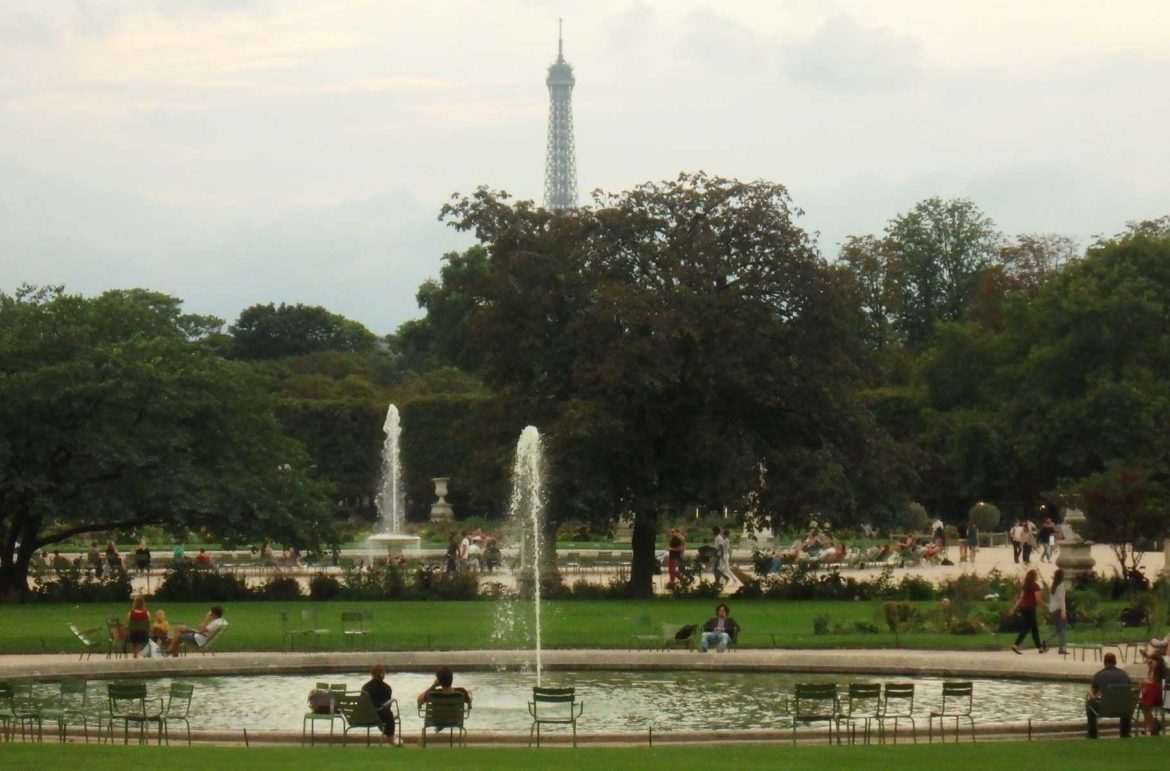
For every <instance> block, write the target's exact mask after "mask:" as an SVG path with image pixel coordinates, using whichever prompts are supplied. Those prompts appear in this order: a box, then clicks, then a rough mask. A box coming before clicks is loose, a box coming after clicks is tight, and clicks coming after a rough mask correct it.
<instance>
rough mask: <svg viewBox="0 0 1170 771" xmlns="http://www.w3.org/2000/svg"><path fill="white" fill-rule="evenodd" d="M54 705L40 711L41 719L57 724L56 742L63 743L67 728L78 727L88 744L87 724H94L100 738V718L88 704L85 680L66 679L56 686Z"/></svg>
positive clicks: (87, 688)
mask: <svg viewBox="0 0 1170 771" xmlns="http://www.w3.org/2000/svg"><path fill="white" fill-rule="evenodd" d="M58 689H59V690H58V691H57V698H56V702H55V703H54V704H51V705H48V706H46V707H44V708H42V709H41V719H42V720H44V721H46V722H53V723H56V724H57V740H58V741H60V742H62V743H63V742H64V741H65V738H66V735H67V734H68V731H69V726H71V725H80V726H81V730H82V733H83V735H84V736H85V743H86V744H89V724H90V722H94V723H95V724H96V725H97V728H98V736H99V738H100V736H101V718H100V717H99V716H98V715H96V714H94V711H93V709H92V708H91V705H90V703H89V687H88V684H87V683H86V682H85V680H81V679H78V678H67V679H65V680H62V681H61V682H60V684H59V685H58Z"/></svg>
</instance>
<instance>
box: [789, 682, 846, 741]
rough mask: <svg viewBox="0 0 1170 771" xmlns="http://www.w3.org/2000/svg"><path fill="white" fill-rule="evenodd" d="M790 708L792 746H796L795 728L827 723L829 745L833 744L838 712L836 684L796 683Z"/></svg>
mask: <svg viewBox="0 0 1170 771" xmlns="http://www.w3.org/2000/svg"><path fill="white" fill-rule="evenodd" d="M790 706H791V710H792V743H793V744H796V727H797V726H798V725H801V724H803V725H812V724H813V723H827V724H828V726H829V744H832V743H833V726H834V725H836V723H837V715H838V711H839V710H838V703H837V684H836V683H797V684H796V692H795V694H794V695H793V697H792V702H791V705H790ZM838 741H840V740H839V739H838Z"/></svg>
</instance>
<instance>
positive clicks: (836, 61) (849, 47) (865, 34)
mask: <svg viewBox="0 0 1170 771" xmlns="http://www.w3.org/2000/svg"><path fill="white" fill-rule="evenodd" d="M922 58H923V54H922V46H921V44H920V43H919V42H918V41H917V40H915V39H914V38H913V37H911V36H910V35H905V34H899V33H896V32H893V31H891V30H889V29H886V28H874V29H865V28H862V27H861V26H859V25H858V24H857V23H856V22H854V21H853V20H851V19H849V18H847V17H844V16H834V17H832V18H830V19H828V20H826V21H825V22H824V24H822V25H821V27H820V29H818V30H817V31H816V33H814V34H813V35H812V36H811V37H809V38H807V39H805V40H802V41H799V42H797V43H795V44H793V45H791V46H790V47H789V48H788V50H787V51H786V53H785V55H784V61H785V64H786V67H785V69H786V71H787V72H788V74H789V75H790V76H791V77H792V79H793V80H795V81H797V82H799V83H805V84H808V85H811V86H814V87H817V88H828V89H832V90H835V91H846V92H855V91H867V90H872V89H885V88H896V87H899V86H904V85H906V84H908V83H912V82H914V81H916V80H919V79H920V78H921V77H922V76H923V74H924V69H923V66H922Z"/></svg>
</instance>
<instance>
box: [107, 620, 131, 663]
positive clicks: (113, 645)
mask: <svg viewBox="0 0 1170 771" xmlns="http://www.w3.org/2000/svg"><path fill="white" fill-rule="evenodd" d="M106 646H107V648H106V658H107V659H112V658H114V657H116V656H125V655H126V625H125V624H123V623H122V619H120V618H114V617H110V618H107V619H106Z"/></svg>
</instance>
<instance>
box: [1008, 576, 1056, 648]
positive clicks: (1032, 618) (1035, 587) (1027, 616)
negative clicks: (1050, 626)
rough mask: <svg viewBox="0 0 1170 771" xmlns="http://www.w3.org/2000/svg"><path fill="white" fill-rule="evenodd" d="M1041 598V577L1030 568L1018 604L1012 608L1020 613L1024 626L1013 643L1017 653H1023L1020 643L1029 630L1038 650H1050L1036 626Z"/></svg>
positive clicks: (1017, 600)
mask: <svg viewBox="0 0 1170 771" xmlns="http://www.w3.org/2000/svg"><path fill="white" fill-rule="evenodd" d="M1042 604H1043V602H1042V601H1041V600H1040V579H1039V577H1038V576H1037V575H1036V571H1035V570H1029V571H1028V572H1027V573H1025V574H1024V588H1023V589H1022V590H1021V591H1020V596H1019V597H1018V598H1017V599H1016V605H1015V607H1014V608H1012V610H1013V612H1015V613H1019V614H1020V619H1021V621H1022V627H1021V629H1020V633H1019V635H1017V636H1016V641H1015V643H1013V644H1012V650H1013V651H1015V652H1016V653H1023V651H1021V650H1020V643H1022V642H1023V641H1024V638H1025V637H1027V636H1028V632H1031V633H1032V641H1033V642H1035V643H1036V650H1038V651H1040V652H1041V653H1047V652H1048V646H1047V645H1045V644H1044V643H1042V642H1040V628H1039V627H1038V626H1036V608H1038V607H1039V606H1040V605H1042Z"/></svg>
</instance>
